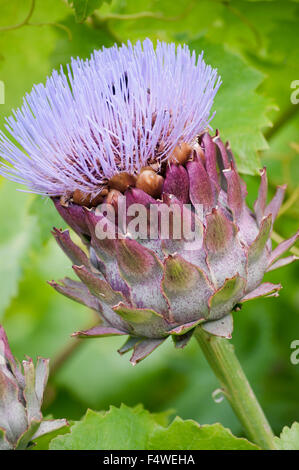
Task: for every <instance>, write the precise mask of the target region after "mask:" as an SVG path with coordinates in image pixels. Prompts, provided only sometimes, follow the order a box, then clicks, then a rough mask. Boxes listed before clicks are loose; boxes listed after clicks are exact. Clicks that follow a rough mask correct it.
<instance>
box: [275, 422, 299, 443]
mask: <svg viewBox="0 0 299 470" xmlns="http://www.w3.org/2000/svg"><path fill="white" fill-rule="evenodd" d="M274 443H275V446H276V448H277V449H279V450H299V423H297V422H295V423H293V424H292V426H291V427H290V428H288V426H285V427H284V428H283V430H282V432H281V434H280V437H275V438H274Z"/></svg>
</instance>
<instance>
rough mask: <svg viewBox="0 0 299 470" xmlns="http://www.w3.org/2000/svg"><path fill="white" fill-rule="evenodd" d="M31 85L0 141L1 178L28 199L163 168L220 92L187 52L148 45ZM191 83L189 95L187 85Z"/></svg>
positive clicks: (212, 74) (98, 54) (102, 56)
mask: <svg viewBox="0 0 299 470" xmlns="http://www.w3.org/2000/svg"><path fill="white" fill-rule="evenodd" d="M67 70H68V73H67V75H66V74H65V73H64V71H63V69H62V68H61V71H60V73H58V72H56V71H54V72H53V74H52V75H51V77H50V78H48V80H47V83H46V85H45V86H44V85H42V84H39V85H36V86H34V88H33V90H32V92H31V93H30V94H27V95H26V97H25V99H24V104H23V107H22V108H21V109H18V110H17V111H15V112H14V114H13V116H11V117H9V118H8V119H7V124H6V128H7V130H8V132H9V133H10V134H11V136H12V137H13V138H14V139H15V140H16V141H17V143H19V144H20V145H21V146H22V148H23V149H22V150H20V148H19V147H18V146H17V145H15V144H14V143H12V142H11V141H10V140H9V139H8V138H7V137H6V136H5V134H4V133H0V155H1V156H2V157H3V158H4V159H5V160H6V161H7V162H8V163H10V164H12V165H13V167H11V166H10V165H7V164H1V166H0V173H1V174H3V175H4V176H6V177H8V178H10V179H12V180H14V181H17V182H20V183H22V184H26V185H27V186H28V187H29V188H30V189H31V190H32V191H33V192H37V193H41V194H45V195H51V196H58V195H59V196H60V195H68V194H69V193H70V194H73V193H74V192H75V191H77V192H78V191H81V192H83V193H85V194H90V193H91V194H93V195H96V194H98V193H100V192H101V190H102V188H103V186H104V185H105V183H106V182H107V179H111V178H112V177H113V176H114V175H115V174H118V173H119V172H129V173H132V174H134V173H135V172H139V171H140V169H141V168H142V167H143V166H146V165H147V164H149V163H150V162H152V161H153V160H156V161H158V162H160V161H163V159H165V158H166V156H167V155H168V154H169V153H171V152H172V150H173V149H174V148H175V147H176V146H177V145H178V144H179V143H180V142H191V141H192V140H193V139H194V137H195V135H196V134H197V133H198V132H200V131H201V130H203V129H204V128H206V127H207V126H208V123H209V121H210V119H211V117H210V109H211V106H212V103H213V99H214V96H215V94H216V92H217V89H218V87H219V85H220V79H219V78H217V72H216V70H213V69H212V68H211V67H210V66H207V65H206V64H205V63H204V61H203V59H202V55H201V56H200V57H199V58H198V59H197V58H196V55H195V52H193V53H191V52H190V51H189V49H188V47H187V46H183V47H182V46H177V47H176V46H175V44H167V43H164V42H162V43H160V42H158V44H157V47H156V49H155V48H154V46H153V44H152V42H151V41H150V40H148V39H147V40H145V41H144V42H143V44H141V43H140V42H138V43H137V44H136V45H135V46H132V45H131V43H130V42H128V44H127V45H122V46H121V47H120V48H119V47H117V46H114V47H112V48H110V49H105V48H103V49H102V50H100V51H95V52H94V53H93V54H92V56H91V58H90V59H88V60H81V59H76V60H75V59H72V62H71V65H70V66H68V68H67ZM186 77H188V87H186Z"/></svg>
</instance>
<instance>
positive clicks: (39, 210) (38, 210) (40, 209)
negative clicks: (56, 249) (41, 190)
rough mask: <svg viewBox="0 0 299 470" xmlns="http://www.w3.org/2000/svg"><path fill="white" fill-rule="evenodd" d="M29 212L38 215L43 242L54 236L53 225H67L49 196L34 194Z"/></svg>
mask: <svg viewBox="0 0 299 470" xmlns="http://www.w3.org/2000/svg"><path fill="white" fill-rule="evenodd" d="M29 214H32V215H34V216H36V217H37V222H38V226H39V230H40V241H41V243H46V242H47V241H48V240H49V239H50V238H51V237H52V234H51V230H52V229H53V227H59V228H60V227H61V226H63V227H64V226H65V223H64V221H63V220H62V219H61V217H60V215H59V214H58V212H57V211H56V209H55V207H54V204H53V202H52V201H51V200H50V199H49V198H48V197H47V198H43V197H42V196H40V195H36V196H34V198H33V200H32V203H31V205H30V208H29Z"/></svg>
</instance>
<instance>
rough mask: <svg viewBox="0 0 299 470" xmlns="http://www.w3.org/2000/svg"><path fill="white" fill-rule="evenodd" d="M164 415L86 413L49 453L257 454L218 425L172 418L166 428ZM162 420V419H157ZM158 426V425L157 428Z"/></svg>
mask: <svg viewBox="0 0 299 470" xmlns="http://www.w3.org/2000/svg"><path fill="white" fill-rule="evenodd" d="M167 415H168V412H166V414H165V413H162V414H161V413H159V414H158V415H157V414H150V413H149V412H148V411H146V410H144V409H143V407H142V405H138V406H136V407H135V408H129V407H127V406H126V405H121V407H120V408H115V407H113V406H111V407H110V410H109V411H108V412H106V413H105V412H95V411H91V410H88V411H87V413H86V415H85V416H84V418H83V419H82V421H80V422H77V423H76V424H75V425H74V426H73V427H72V428H71V432H70V434H65V435H63V436H58V437H56V438H55V439H53V440H52V442H51V444H50V449H51V450H75V449H76V450H78V449H79V450H137V449H138V450H147V449H149V450H154V449H155V450H156V449H157V450H166V449H170V450H197V449H207V450H208V449H212V450H221V449H227V450H257V449H258V447H257V446H256V445H254V444H251V443H250V442H249V441H247V440H246V439H243V438H237V437H235V436H233V435H232V433H231V432H230V431H229V430H228V429H226V428H224V427H223V426H222V425H221V424H213V425H205V426H200V425H199V424H198V423H196V422H195V421H192V420H187V421H183V420H182V419H181V418H178V417H177V418H176V419H175V420H174V421H173V422H172V423H171V425H170V426H169V427H168V428H166V427H165V425H166V422H167ZM161 418H162V419H161ZM161 423H162V425H161Z"/></svg>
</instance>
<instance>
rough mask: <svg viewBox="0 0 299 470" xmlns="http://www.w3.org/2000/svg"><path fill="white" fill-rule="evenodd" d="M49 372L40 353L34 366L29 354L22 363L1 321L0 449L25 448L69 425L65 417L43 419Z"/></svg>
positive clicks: (46, 360)
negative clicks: (43, 404) (43, 402)
mask: <svg viewBox="0 0 299 470" xmlns="http://www.w3.org/2000/svg"><path fill="white" fill-rule="evenodd" d="M48 373H49V360H48V359H43V358H41V357H39V358H38V359H37V363H36V366H35V367H34V364H33V361H32V359H30V358H27V359H26V360H24V361H23V362H22V366H21V365H20V364H19V363H18V362H17V361H16V359H15V358H14V357H13V355H12V353H11V350H10V347H9V344H8V340H7V336H6V333H5V331H4V328H3V327H2V326H1V325H0V450H14V449H18V450H22V449H26V448H27V447H28V446H29V445H30V444H31V443H32V441H34V439H36V438H37V437H40V436H42V435H44V434H47V433H49V432H52V431H55V430H56V429H59V428H61V427H63V426H66V425H67V421H66V420H64V419H58V420H46V421H45V420H43V417H42V413H41V405H42V400H43V393H44V389H45V387H46V384H47V379H48Z"/></svg>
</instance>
